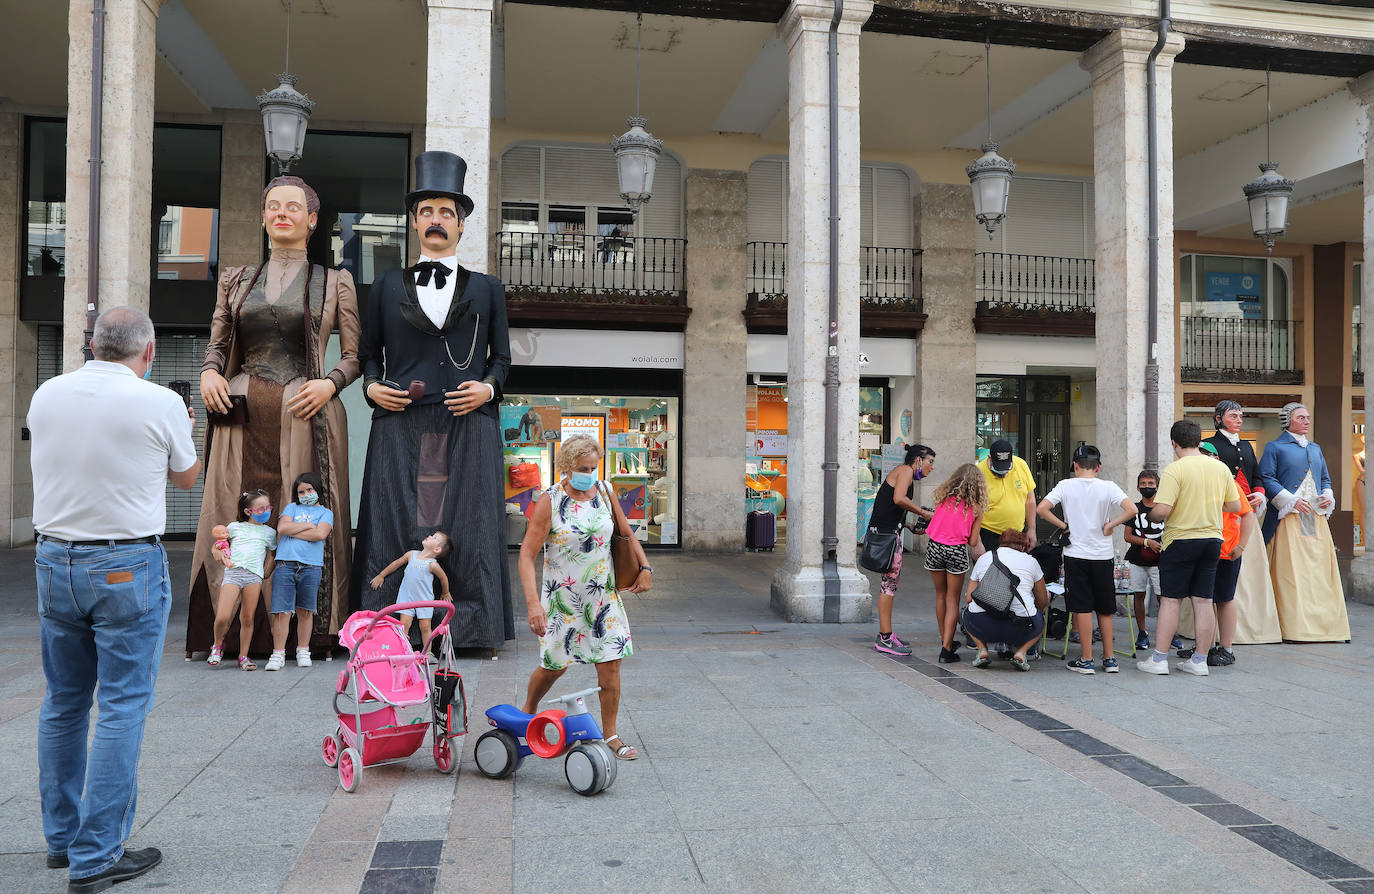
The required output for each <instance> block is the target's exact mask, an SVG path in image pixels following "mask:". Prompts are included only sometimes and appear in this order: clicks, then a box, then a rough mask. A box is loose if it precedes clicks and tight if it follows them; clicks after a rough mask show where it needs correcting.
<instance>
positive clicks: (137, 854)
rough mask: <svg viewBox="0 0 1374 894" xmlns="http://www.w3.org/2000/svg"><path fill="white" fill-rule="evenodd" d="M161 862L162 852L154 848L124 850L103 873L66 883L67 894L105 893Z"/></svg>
mask: <svg viewBox="0 0 1374 894" xmlns="http://www.w3.org/2000/svg"><path fill="white" fill-rule="evenodd" d="M161 862H162V851H160V850H158V849H157V848H155V847H145V848H143V849H142V850H137V851H130V850H126V851H125V852H124V856H122V857H120V858H119V862H118V863H116V864H115V865H113V866H111V867H110V868H109V869H107V870H105V871H104V872H99V873H96V874H95V875H88V876H86V877H85V878H74V879H72V880H71V881H70V882H68V883H67V894H94V892H96V891H105V890H107V889H108V888H109V887H110V886H111V885H117V884H119V883H120V882H127V881H128V880H129V879H134V878H138V877H139V876H140V875H142V874H143V873H145V872H147V871H148V870H150V869H152V868H153V867H154V866H156V865H157V864H159V863H161Z"/></svg>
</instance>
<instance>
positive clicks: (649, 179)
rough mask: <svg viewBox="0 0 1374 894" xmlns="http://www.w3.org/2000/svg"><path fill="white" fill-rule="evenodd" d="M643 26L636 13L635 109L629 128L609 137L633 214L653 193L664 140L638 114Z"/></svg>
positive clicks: (627, 201) (628, 122)
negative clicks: (657, 137) (646, 127)
mask: <svg viewBox="0 0 1374 894" xmlns="http://www.w3.org/2000/svg"><path fill="white" fill-rule="evenodd" d="M643 29H644V13H642V12H641V13H639V14H638V15H636V16H635V113H634V115H633V116H632V117H630V118H627V119H625V123H626V124H628V125H630V129H629V130H627V131H625V133H623V134H621V135H620V136H618V137H616V138H615V139H613V140H611V152H613V153H614V154H615V166H616V170H617V171H618V173H619V175H620V197H621V198H622V199H624V200H625V204H627V205H629V206H630V210H631V211H633V212H634V213H635V214H638V213H639V208H640V206H641V205H643V204H644V203H645V202H647V201H649V199H650V198H651V197H652V196H653V192H654V170H655V169H656V168H657V167H658V155H659V153H660V152H662V151H663V141H662V140H656V139H654V135H653V134H651V133H649V132H648V131H647V130H645V129H644V127H645V125H647V124H648V123H649V119H647V118H644V117H642V116H641V115H640V114H639V54H640V36H641V33H642V31H643Z"/></svg>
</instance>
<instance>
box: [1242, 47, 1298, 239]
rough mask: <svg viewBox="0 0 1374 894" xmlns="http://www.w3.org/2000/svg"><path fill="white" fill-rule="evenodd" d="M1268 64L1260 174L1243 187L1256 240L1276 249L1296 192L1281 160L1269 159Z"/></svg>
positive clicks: (1265, 71)
mask: <svg viewBox="0 0 1374 894" xmlns="http://www.w3.org/2000/svg"><path fill="white" fill-rule="evenodd" d="M1269 116H1270V99H1269V66H1268V65H1266V66H1265V67H1264V157H1265V159H1266V161H1265V162H1264V163H1262V164H1261V165H1260V166H1259V169H1260V175H1259V176H1258V177H1256V178H1255V179H1254V180H1251V181H1250V182H1249V183H1247V184H1245V186H1244V187H1243V189H1244V191H1245V201H1246V203H1247V204H1248V205H1249V206H1250V229H1251V230H1252V231H1254V234H1255V237H1256V238H1257V239H1263V240H1264V248H1265V250H1266V251H1268V252H1269V253H1270V254H1272V253H1273V251H1274V240H1275V239H1277V238H1278V237H1279V236H1280V235H1282V234H1283V231H1284V230H1285V229H1287V227H1288V200H1289V198H1291V197H1292V195H1293V181H1292V180H1289V179H1288V178H1287V177H1285V176H1283V175H1282V174H1280V173H1279V163H1278V162H1276V161H1269V160H1267V159H1271V158H1273V155H1272V154H1271V153H1270V145H1269V131H1270V122H1269Z"/></svg>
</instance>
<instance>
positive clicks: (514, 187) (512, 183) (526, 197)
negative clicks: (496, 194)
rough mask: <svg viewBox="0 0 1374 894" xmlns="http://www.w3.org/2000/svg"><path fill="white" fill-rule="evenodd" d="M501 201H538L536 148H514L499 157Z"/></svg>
mask: <svg viewBox="0 0 1374 894" xmlns="http://www.w3.org/2000/svg"><path fill="white" fill-rule="evenodd" d="M501 201H503V202H537V201H539V147H538V146H516V147H514V148H512V149H507V150H506V152H505V153H504V154H503V155H502V156H501Z"/></svg>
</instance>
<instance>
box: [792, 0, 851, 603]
mask: <svg viewBox="0 0 1374 894" xmlns="http://www.w3.org/2000/svg"><path fill="white" fill-rule="evenodd" d="M872 11H873V3H872V0H857V2H856V0H850V2H848V3H846V4H845V5H844V13H843V18H842V21H841V22H840V26H839V36H838V48H839V56H838V59H839V63H838V64H839V97H838V106H837V107H838V112H839V127H838V129H837V132H836V137H837V141H838V150H839V152H838V154H839V183H838V189H839V200H840V201H839V221H838V226H839V234H840V237H839V256H838V258H837V259H836V262H837V263H838V265H839V312H838V314H837V315H836V318H835V319H831V317H830V309H829V282H830V263H831V258H830V223H829V218H830V121H829V116H830V92H829V74H828V53H829V31H830V20H831V18H832V16H833V15H834V12H835V9H834V4H833V3H829V2H801V0H792V2H791V3H790V4H789V5H788V7H787V11H786V12H785V13H784V14H783V18H782V21H781V22H780V23H779V25H778V32H779V34H780V36H781V37H782V40H783V44H784V45H785V46H786V47H787V81H788V151H789V158H790V164H789V165H788V180H789V182H788V194H789V196H790V197H791V198H790V201H789V202H788V211H787V214H788V220H787V224H788V245H787V393H788V405H787V432H788V437H787V557H786V559H785V560H784V561H783V563H782V565H781V566H780V567H779V568H778V571H777V573H776V574H775V575H774V577H773V586H772V606H773V610H774V611H776V612H777V613H778V614H780V615H781V616H783V617H784V618H787V619H788V620H790V621H865V622H866V621H868V620H869V619H870V618H871V616H872V602H873V600H872V596H871V594H870V593H869V591H868V580H867V578H865V577H864V576H863V574H862V573H861V572H860V571H859V570H858V568H856V567H855V564H854V543H853V540H854V535H853V533H852V532H853V531H854V530H855V526H856V524H857V522H856V520H855V513H856V512H857V509H858V507H857V504H856V501H855V499H854V493H855V490H856V488H857V486H858V444H859V430H858V426H859V367H858V354H859V227H858V226H857V224H858V222H859V29H860V28H861V27H862V26H863V23H864V22H865V21H867V19H868V16H869V14H870V13H871V12H872ZM832 326H834V327H836V328H837V330H838V333H839V336H838V351H839V381H840V388H839V412H838V415H837V417H836V430H837V435H838V437H839V472H838V477H839V481H838V486H837V492H836V505H835V506H834V507H833V509H832V511H833V512H834V517H835V530H836V533H837V536H838V539H839V543H838V547H837V549H836V552H835V558H836V563H837V574H838V580H837V581H834V580H832V581H831V592H830V593H829V594H827V592H826V590H827V586H826V580H825V570H824V567H823V561H824V560H825V558H826V556H825V555H824V550H823V547H822V542H821V538H822V532H823V530H824V521H825V519H824V516H825V505H824V497H823V487H824V471H823V468H822V466H823V464H824V462H825V437H826V425H825V375H826V373H825V369H826V363H825V359H826V354H827V350H828V346H829V330H830V327H832ZM836 589H837V590H838V593H836V592H835V590H836Z"/></svg>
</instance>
